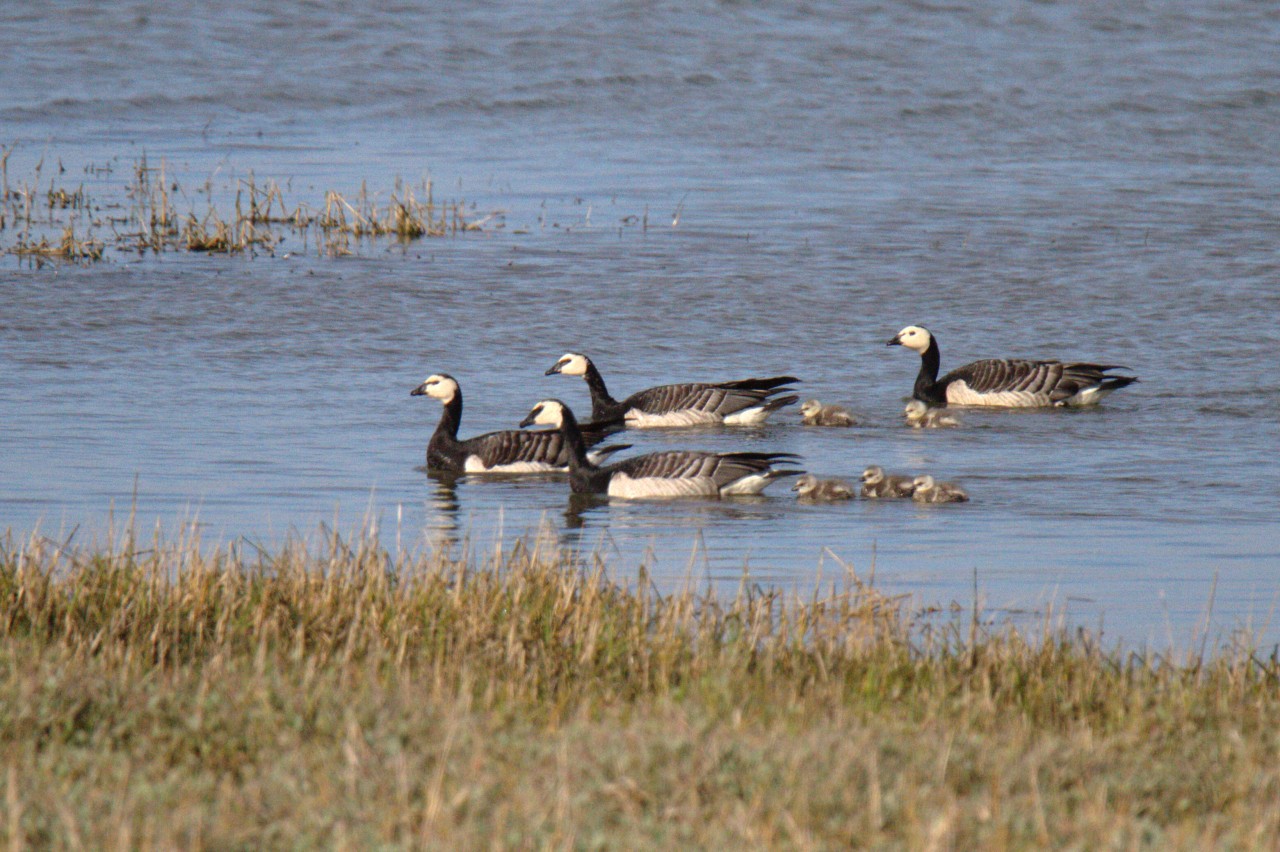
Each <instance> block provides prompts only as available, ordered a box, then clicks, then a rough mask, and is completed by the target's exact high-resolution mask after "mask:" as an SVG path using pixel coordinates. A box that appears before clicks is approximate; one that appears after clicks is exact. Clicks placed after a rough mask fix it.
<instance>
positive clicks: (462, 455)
mask: <svg viewBox="0 0 1280 852" xmlns="http://www.w3.org/2000/svg"><path fill="white" fill-rule="evenodd" d="M409 395H410V396H429V397H432V398H434V399H438V400H440V401H441V402H442V403H444V413H443V414H442V415H441V416H440V424H439V425H438V426H436V431H435V433H434V434H433V435H432V436H431V440H430V441H429V442H428V443H427V468H428V469H429V470H437V471H452V472H455V473H552V472H557V471H566V470H568V469H569V452H568V450H567V449H566V447H565V443H564V438H563V437H561V436H560V434H559V433H558V432H521V431H520V430H518V429H507V430H504V431H501V432H489V433H487V434H484V435H476V436H475V437H473V438H467V439H466V440H461V441H460V440H458V425H459V424H460V423H461V422H462V389H461V388H459V387H458V382H457V380H456V379H455V378H453V376H450V375H448V374H446V373H437V374H435V375H432V376H428V377H427V378H426V380H425V381H424V382H423V383H422V384H420V385H418V386H417V387H416V388H414V389H413V390H412V391H410V392H409ZM629 446H631V445H630V444H611V445H609V446H607V447H599V448H597V449H596V450H594V451H593V452H594V453H596V454H597V458H599V459H601V460H603V459H605V458H607V457H608V456H610V455H612V454H613V453H616V452H618V451H619V450H625V449H627V447H629Z"/></svg>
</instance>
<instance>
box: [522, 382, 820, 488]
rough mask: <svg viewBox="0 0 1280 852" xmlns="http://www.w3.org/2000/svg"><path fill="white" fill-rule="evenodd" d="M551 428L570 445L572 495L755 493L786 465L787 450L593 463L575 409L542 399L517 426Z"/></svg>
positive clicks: (679, 453) (684, 453)
mask: <svg viewBox="0 0 1280 852" xmlns="http://www.w3.org/2000/svg"><path fill="white" fill-rule="evenodd" d="M535 423H536V424H541V425H546V426H554V427H556V429H558V430H559V431H558V434H560V435H562V436H563V437H564V441H565V445H566V446H567V447H568V449H569V485H570V487H571V488H572V489H573V491H574V493H576V494H608V495H609V496H610V497H624V498H633V499H634V498H660V497H722V496H730V495H740V494H759V493H760V492H761V491H763V490H764V487H765V486H766V485H768V484H769V483H770V482H772V481H773V480H775V479H778V478H779V477H782V476H794V475H796V474H799V473H802V472H803V471H799V470H785V469H781V468H778V467H774V465H775V464H782V463H789V462H791V461H792V460H793V459H794V458H795V456H794V455H793V454H791V453H713V452H699V451H696V450H666V451H662V452H656V453H646V454H645V455H641V456H634V457H632V458H629V459H623V460H622V461H619V462H614V463H613V464H610V465H607V466H605V467H597V466H596V465H595V464H593V463H592V462H591V461H590V460H589V459H588V458H587V452H586V446H585V444H584V443H583V440H582V433H581V432H580V431H579V430H578V421H577V420H576V419H575V418H574V416H573V412H572V411H570V410H569V407H568V406H566V405H565V404H564V403H563V402H561V401H560V400H558V399H544V400H543V401H542V402H539V403H538V404H537V405H535V406H534V407H533V409H532V410H531V411H530V412H529V416H528V417H526V418H525V419H524V420H523V421H522V422H521V424H520V425H521V426H529V425H532V424H535Z"/></svg>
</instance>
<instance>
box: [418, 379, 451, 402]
mask: <svg viewBox="0 0 1280 852" xmlns="http://www.w3.org/2000/svg"><path fill="white" fill-rule="evenodd" d="M409 395H410V396H429V397H432V398H433V399H438V400H440V401H441V402H453V398H454V397H455V396H457V395H458V381H457V379H455V378H454V377H453V376H451V375H449V374H448V373H436V374H434V375H431V376H427V378H426V380H424V381H423V383H422V384H420V385H418V386H417V387H416V388H414V389H413V390H411V391H409Z"/></svg>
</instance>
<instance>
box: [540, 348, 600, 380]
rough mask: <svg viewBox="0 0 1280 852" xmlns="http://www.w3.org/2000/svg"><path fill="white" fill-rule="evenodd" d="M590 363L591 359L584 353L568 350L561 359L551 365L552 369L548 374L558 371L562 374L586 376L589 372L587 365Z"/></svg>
mask: <svg viewBox="0 0 1280 852" xmlns="http://www.w3.org/2000/svg"><path fill="white" fill-rule="evenodd" d="M590 365H591V359H590V358H588V357H587V356H586V355H582V354H579V353H577V352H566V353H564V354H563V355H561V356H560V360H559V361H556V362H555V364H553V365H552V366H551V369H550V370H547V373H546V374H547V375H548V376H551V375H554V374H556V373H559V374H560V375H562V376H585V375H586V374H587V367H589V366H590Z"/></svg>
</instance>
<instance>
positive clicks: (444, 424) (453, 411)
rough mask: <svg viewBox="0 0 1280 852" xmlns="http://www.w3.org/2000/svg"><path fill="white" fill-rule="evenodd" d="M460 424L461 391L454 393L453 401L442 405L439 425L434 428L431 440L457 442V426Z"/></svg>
mask: <svg viewBox="0 0 1280 852" xmlns="http://www.w3.org/2000/svg"><path fill="white" fill-rule="evenodd" d="M461 423H462V391H461V390H458V391H455V392H454V394H453V399H451V400H449V401H448V402H446V403H445V404H444V411H443V412H441V414H440V423H439V424H438V425H437V426H436V431H435V434H434V435H432V436H431V437H432V440H433V441H434V440H435V439H437V438H443V439H446V440H449V441H456V440H458V426H459V425H460V424H461Z"/></svg>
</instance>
